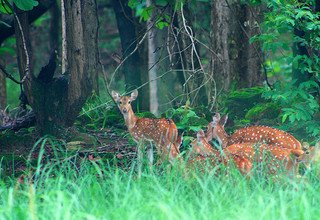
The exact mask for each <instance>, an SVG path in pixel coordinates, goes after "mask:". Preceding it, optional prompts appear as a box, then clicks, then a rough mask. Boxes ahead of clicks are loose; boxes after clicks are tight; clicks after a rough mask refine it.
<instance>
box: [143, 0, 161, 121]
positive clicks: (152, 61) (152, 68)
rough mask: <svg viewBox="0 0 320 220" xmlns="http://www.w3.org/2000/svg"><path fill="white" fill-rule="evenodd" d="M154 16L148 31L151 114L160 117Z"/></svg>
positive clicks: (148, 0) (151, 18) (148, 3)
mask: <svg viewBox="0 0 320 220" xmlns="http://www.w3.org/2000/svg"><path fill="white" fill-rule="evenodd" d="M146 6H147V7H150V6H151V0H147V2H146ZM153 20H154V16H153V15H151V16H150V18H149V20H148V22H147V29H148V69H149V81H150V82H149V89H150V112H152V113H153V114H155V115H158V114H159V112H158V107H159V103H158V95H157V92H158V88H157V79H156V78H157V66H158V65H157V58H156V54H155V52H156V45H155V44H156V42H155V30H154V27H153V23H154V21H153Z"/></svg>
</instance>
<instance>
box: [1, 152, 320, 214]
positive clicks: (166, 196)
mask: <svg viewBox="0 0 320 220" xmlns="http://www.w3.org/2000/svg"><path fill="white" fill-rule="evenodd" d="M1 168H3V167H2V166H1ZM1 168H0V170H1ZM133 169H134V167H133V166H132V168H131V169H130V168H128V169H122V168H117V167H115V166H110V165H108V163H107V162H102V161H99V160H98V161H95V160H88V159H84V158H79V157H74V158H70V159H66V160H63V162H61V163H45V162H41V161H40V160H39V161H38V163H37V165H35V166H34V167H33V169H29V170H28V172H26V173H25V176H24V178H22V177H20V178H19V179H10V178H8V177H5V178H3V175H4V174H3V172H0V176H1V179H2V180H1V181H0V204H1V206H0V219H79V218H80V219H318V216H319V215H320V210H319V208H318V207H319V205H320V194H319V193H318V192H319V190H320V183H319V178H318V177H317V176H315V175H314V174H313V173H308V174H307V175H306V176H305V177H304V178H302V179H289V178H285V177H283V178H281V179H272V178H269V179H264V178H256V177H253V178H250V179H249V178H245V177H243V176H241V175H239V174H238V173H237V172H231V173H229V175H228V176H226V175H224V174H222V175H218V176H216V175H214V171H212V172H211V173H207V174H202V173H198V174H197V173H195V174H194V175H189V176H188V177H184V176H183V175H182V174H181V173H180V172H178V171H177V170H175V169H173V170H172V172H171V173H170V174H168V173H167V172H164V171H161V167H160V169H159V168H158V167H157V168H156V167H155V169H154V171H153V172H151V171H149V169H145V170H144V172H143V175H142V177H141V178H137V177H136V175H135V172H133Z"/></svg>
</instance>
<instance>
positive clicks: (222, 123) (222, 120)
mask: <svg viewBox="0 0 320 220" xmlns="http://www.w3.org/2000/svg"><path fill="white" fill-rule="evenodd" d="M227 121H228V114H227V115H224V116H223V117H222V118H221V119H220V122H219V123H220V124H221V125H222V126H224V125H225V124H226V123H227Z"/></svg>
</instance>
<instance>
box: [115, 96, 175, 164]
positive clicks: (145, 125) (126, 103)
mask: <svg viewBox="0 0 320 220" xmlns="http://www.w3.org/2000/svg"><path fill="white" fill-rule="evenodd" d="M111 95H112V98H113V99H114V101H115V102H116V103H117V105H118V107H119V109H120V112H121V113H122V115H123V117H124V120H125V123H126V126H127V128H128V131H129V133H130V134H131V136H132V137H133V139H134V141H135V142H136V143H138V144H139V147H138V162H139V163H141V159H142V157H143V153H142V149H141V147H140V146H143V144H144V143H143V142H145V141H152V142H153V143H154V144H155V146H156V149H157V153H158V154H159V156H160V158H161V160H162V161H164V160H166V159H168V157H169V162H170V163H171V164H172V163H174V160H175V159H176V158H177V157H179V154H180V152H179V146H180V142H181V137H178V130H177V127H176V125H175V123H174V122H173V121H172V120H171V119H165V118H159V119H153V118H138V117H137V116H136V115H135V114H134V112H133V110H132V107H131V102H132V101H134V100H135V99H136V98H137V96H138V91H137V90H134V91H133V92H132V93H131V95H130V96H120V94H119V93H118V92H115V91H112V93H111ZM147 154H148V160H149V163H150V164H153V149H152V147H150V148H148V150H147Z"/></svg>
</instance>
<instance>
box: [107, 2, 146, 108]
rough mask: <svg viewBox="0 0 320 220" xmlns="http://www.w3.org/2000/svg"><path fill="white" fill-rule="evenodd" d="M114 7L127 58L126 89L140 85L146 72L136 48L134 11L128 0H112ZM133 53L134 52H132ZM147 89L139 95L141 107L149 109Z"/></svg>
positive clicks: (124, 70) (125, 68)
mask: <svg viewBox="0 0 320 220" xmlns="http://www.w3.org/2000/svg"><path fill="white" fill-rule="evenodd" d="M112 5H113V9H114V12H115V15H116V20H117V26H118V30H119V35H120V40H121V47H122V57H123V59H125V58H126V57H128V56H129V57H128V58H127V59H126V61H125V62H124V63H123V67H122V71H123V74H124V78H125V83H126V91H127V92H128V91H131V90H132V89H134V88H136V87H138V86H140V85H141V84H142V82H141V74H145V73H146V72H145V71H143V70H144V69H143V66H142V65H141V63H142V58H141V56H140V54H139V50H135V49H136V47H137V44H138V41H139V38H138V37H137V35H136V31H137V28H136V26H135V24H134V20H135V19H134V17H133V11H132V10H131V8H130V7H129V6H128V0H112ZM131 53H132V54H131ZM146 95H148V94H147V93H146V91H145V90H144V92H142V93H140V94H139V96H138V103H139V109H142V110H148V109H149V102H148V98H147V97H146Z"/></svg>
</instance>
